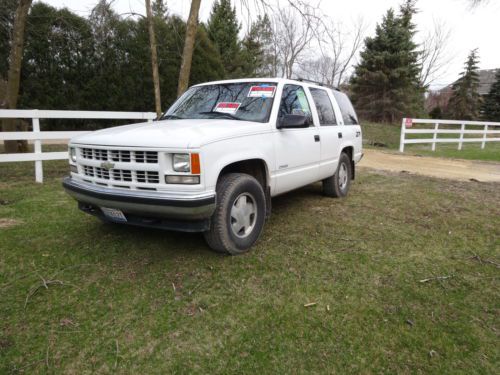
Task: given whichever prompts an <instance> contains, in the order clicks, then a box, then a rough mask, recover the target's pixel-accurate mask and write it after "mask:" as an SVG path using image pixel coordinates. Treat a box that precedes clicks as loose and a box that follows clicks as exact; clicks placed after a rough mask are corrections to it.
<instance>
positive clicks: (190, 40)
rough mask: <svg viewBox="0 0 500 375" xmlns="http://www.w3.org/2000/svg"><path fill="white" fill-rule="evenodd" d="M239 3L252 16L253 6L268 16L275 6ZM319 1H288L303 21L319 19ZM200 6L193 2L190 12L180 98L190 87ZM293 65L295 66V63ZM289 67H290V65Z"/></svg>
mask: <svg viewBox="0 0 500 375" xmlns="http://www.w3.org/2000/svg"><path fill="white" fill-rule="evenodd" d="M239 1H240V4H241V5H242V6H243V7H246V9H247V10H248V12H247V13H248V15H250V12H249V9H250V6H251V5H253V6H254V7H255V8H256V9H258V10H259V11H263V12H265V13H268V14H269V13H271V12H272V10H273V6H272V5H271V3H272V2H271V0H239ZM318 1H319V0H314V1H312V3H314V4H315V5H311V0H287V3H288V4H289V5H290V7H291V8H293V9H295V10H296V11H297V12H298V13H299V14H300V16H301V17H302V18H303V19H306V18H308V19H309V20H313V19H318V18H319V17H318V16H316V15H314V14H313V13H314V10H315V9H316V8H317V3H318ZM200 4H201V0H191V8H190V11H189V17H188V22H187V25H186V38H185V41H184V50H183V53H182V63H181V70H180V72H179V81H178V86H177V95H178V96H180V95H182V94H183V93H184V92H185V91H186V89H187V88H188V86H189V75H190V72H191V63H192V60H193V52H194V42H195V39H196V30H197V27H198V14H199V11H200ZM278 7H279V6H278ZM306 24H307V22H306ZM308 36H309V35H308ZM304 48H305V47H304ZM302 50H303V48H302ZM295 52H296V51H295ZM301 53H302V52H299V53H298V55H301ZM293 55H297V54H296V53H292V54H290V57H292V56H293ZM275 56H278V55H275ZM277 60H278V58H276V62H277ZM295 60H296V59H295ZM293 64H295V62H294V63H293ZM293 64H292V65H291V66H292V70H293ZM288 65H289V66H290V64H289V63H288Z"/></svg>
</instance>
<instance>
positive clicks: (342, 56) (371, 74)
mask: <svg viewBox="0 0 500 375" xmlns="http://www.w3.org/2000/svg"><path fill="white" fill-rule="evenodd" d="M238 1H239V2H237V3H236V2H231V1H230V0H218V1H215V3H214V4H213V7H212V10H211V13H210V16H209V18H208V20H207V21H206V22H201V23H200V22H199V21H198V13H199V7H200V3H201V0H192V1H191V11H190V14H189V18H188V20H187V21H186V20H183V19H181V18H180V17H179V16H177V15H174V14H171V13H170V12H169V9H168V7H167V5H166V3H165V2H164V1H163V0H154V1H152V4H151V6H149V5H148V7H147V9H149V8H151V10H152V12H151V16H150V17H144V16H142V15H138V14H134V13H127V14H118V13H116V12H115V11H114V10H113V8H112V4H111V2H109V1H108V0H100V1H98V2H97V4H96V6H95V7H94V9H93V10H92V12H91V13H90V15H89V16H88V17H82V16H80V15H77V14H75V13H74V12H72V11H70V10H68V9H66V8H63V9H56V8H54V7H52V6H50V5H47V4H46V3H44V2H43V1H42V2H36V3H34V4H31V1H28V0H6V1H4V2H3V3H2V6H1V7H0V61H2V62H5V63H2V64H0V101H1V102H2V107H3V108H38V109H74V110H114V111H120V110H126V111H150V110H153V108H156V111H158V112H159V110H160V109H159V107H161V110H165V109H167V108H168V107H169V106H170V105H171V104H172V103H173V102H174V100H175V99H176V98H177V97H178V95H180V94H182V93H183V92H184V91H185V90H186V88H187V87H188V86H189V85H192V84H196V83H199V82H207V81H211V80H218V79H224V78H241V77H287V78H296V77H303V78H306V79H313V80H317V81H321V82H324V83H325V84H328V85H333V86H341V87H342V88H343V89H344V90H347V91H350V92H351V94H352V96H353V99H354V101H355V105H356V108H357V109H358V111H359V113H360V114H361V115H362V117H364V118H366V119H370V120H374V121H385V122H396V121H399V118H401V117H403V116H408V117H410V116H420V117H424V116H427V115H428V114H427V113H425V111H424V106H423V102H424V98H425V92H426V90H427V89H428V86H429V84H430V83H431V82H432V80H433V79H434V78H435V77H436V76H439V74H440V72H442V71H443V70H444V69H446V67H447V62H448V59H447V52H446V44H447V40H448V37H449V30H447V29H446V26H445V25H443V24H436V25H435V27H434V29H432V30H426V31H424V32H425V34H426V38H425V42H424V43H423V44H419V43H418V42H416V34H417V32H422V31H417V29H416V26H415V24H414V21H413V17H414V15H415V14H416V12H417V8H416V4H417V1H416V0H402V4H401V6H400V8H399V9H398V10H393V9H389V10H388V11H387V13H386V14H385V16H384V18H383V19H382V20H381V22H380V23H379V24H378V25H377V27H376V31H375V34H374V35H373V36H371V37H368V38H365V35H366V34H367V33H368V32H369V30H367V29H366V26H365V25H364V22H363V20H362V19H359V20H357V21H355V22H349V23H346V22H341V21H339V20H336V19H334V18H332V17H330V16H328V15H325V14H323V13H322V11H321V9H320V8H319V6H318V4H317V3H316V2H314V1H287V2H284V3H279V4H281V5H274V4H273V5H272V6H271V5H269V3H268V2H266V1H260V0H257V1H255V2H254V5H253V6H254V7H256V9H257V10H258V13H259V14H253V15H252V16H251V17H250V11H249V12H248V13H249V17H248V19H245V20H241V19H238V15H237V12H236V8H235V4H238V5H239V6H240V7H242V8H244V7H250V5H251V4H249V2H248V1H245V0H238ZM147 2H148V3H149V0H148V1H147ZM472 3H475V2H472ZM248 9H250V8H248ZM22 10H24V11H25V16H24V17H25V19H23V17H22V14H23V12H22ZM254 10H255V9H254ZM28 11H29V13H28ZM16 20H17V21H16ZM148 20H151V21H152V22H151V23H148ZM243 21H246V22H245V24H246V27H245V30H242V24H243V23H244V22H243ZM16 22H17V25H25V30H21V28H16V27H15V24H16ZM187 30H191V31H193V32H189V31H188V32H187ZM21 31H25V32H24V33H23V32H21ZM23 34H24V35H23ZM23 42H24V43H23ZM155 45H156V46H155ZM19 47H20V48H19ZM360 51H361V53H360V54H359V52H360ZM21 52H22V53H21ZM475 53H476V55H475V59H476V60H475V61H476V64H475V65H474V64H473V65H474V66H472V67H469V68H470V69H469V68H467V67H466V69H465V71H464V74H463V77H470V76H471V74H472V75H474V72H475V71H477V59H478V57H477V52H475ZM155 55H156V56H155ZM358 55H359V57H358ZM21 57H22V64H21ZM154 60H157V64H155V63H154ZM156 65H157V68H158V73H157V74H155V66H156ZM9 67H10V70H9ZM16 72H17V76H18V80H17V81H16ZM19 72H20V74H19ZM154 76H157V77H158V79H157V84H156V85H154V79H153V77H154ZM16 82H17V84H16ZM473 82H474V78H472V79H468V78H463V79H462V78H461V79H460V80H459V81H458V82H457V83H456V85H455V86H454V88H453V90H454V96H458V97H462V99H463V100H458V99H452V101H451V103H452V104H453V103H462V104H460V105H455V104H453V105H450V106H449V108H450V110H449V112H447V113H440V114H441V116H444V117H447V118H461V117H463V116H466V117H467V118H477V117H482V118H484V119H488V120H498V112H499V109H498V107H499V106H500V103H499V101H498V99H497V96H495V95H498V86H499V85H500V84H498V77H497V84H496V85H494V86H493V88H492V90H494V89H495V90H496V91H497V93H496V94H495V93H494V92H493V93H492V94H491V95H490V96H489V98H476V95H475V94H474V90H475V87H477V85H474V84H473ZM464 85H465V86H467V85H468V86H467V87H465V86H464ZM459 86H460V87H459ZM160 88H161V90H160ZM155 92H156V93H157V97H158V99H157V100H156V101H155ZM160 92H161V96H160ZM7 93H9V94H8V95H7ZM17 93H19V96H18V95H17ZM2 97H3V100H1V99H2ZM471 98H472V99H471ZM474 98H475V99H474ZM464 100H465V101H466V102H467V103H466V104H463V101H464ZM160 104H161V105H160ZM464 106H465V107H467V108H469V109H468V112H467V113H464V111H463V108H464ZM15 126H18V125H16V124H13V123H12V122H10V123H8V122H4V124H3V129H4V130H8V129H12V128H14V127H15ZM57 126H58V129H62V128H71V127H78V128H80V129H82V128H84V129H85V128H92V127H93V126H95V124H83V123H78V122H74V123H72V124H61V123H60V124H58V125H57ZM50 127H51V124H50V123H49V124H48V125H47V127H46V129H50Z"/></svg>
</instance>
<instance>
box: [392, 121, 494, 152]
mask: <svg viewBox="0 0 500 375" xmlns="http://www.w3.org/2000/svg"><path fill="white" fill-rule="evenodd" d="M416 124H424V125H425V124H427V125H433V126H432V128H429V129H412V127H413V126H414V125H416ZM441 125H446V129H443V128H441V129H440V128H439V127H440V126H441ZM453 127H456V128H455V129H453ZM467 127H469V129H467ZM450 128H451V129H450ZM471 128H473V129H471ZM407 134H430V135H432V138H410V139H407V138H406V135H407ZM438 134H457V135H458V137H456V138H438ZM466 134H477V135H478V136H479V137H474V138H472V137H471V138H469V137H467V138H464V135H466ZM499 134H500V122H480V121H456V120H422V119H411V118H404V119H403V122H402V124H401V140H400V142H399V151H400V152H404V150H405V145H407V144H416V143H431V144H432V151H436V143H458V149H459V150H461V149H462V144H463V143H464V142H481V148H484V146H485V144H486V142H499V141H500V137H498V136H496V135H499Z"/></svg>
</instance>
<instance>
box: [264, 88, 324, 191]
mask: <svg viewBox="0 0 500 375" xmlns="http://www.w3.org/2000/svg"><path fill="white" fill-rule="evenodd" d="M309 101H310V99H309V98H308V94H306V91H305V90H304V88H303V87H302V86H300V85H285V86H284V87H283V93H282V96H281V103H280V108H279V113H278V121H280V118H282V117H283V116H284V115H286V114H302V115H306V116H308V117H310V119H311V120H310V123H311V124H310V126H309V127H308V128H303V129H278V130H277V131H276V132H274V133H273V136H274V145H275V152H276V169H275V170H276V181H277V182H276V193H277V194H280V193H284V192H286V191H290V190H293V189H295V188H298V187H300V186H304V185H307V184H310V183H313V182H316V181H318V180H319V160H320V152H321V147H320V145H321V144H320V138H319V129H318V126H315V124H314V123H313V120H312V114H311V106H310V105H309Z"/></svg>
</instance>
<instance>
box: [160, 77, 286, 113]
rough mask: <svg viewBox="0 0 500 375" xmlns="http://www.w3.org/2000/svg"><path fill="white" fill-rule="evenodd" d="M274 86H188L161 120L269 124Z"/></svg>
mask: <svg viewBox="0 0 500 375" xmlns="http://www.w3.org/2000/svg"><path fill="white" fill-rule="evenodd" d="M275 93H276V83H264V82H244V83H225V84H218V85H206V86H198V87H191V88H190V89H189V90H188V91H186V92H185V93H184V95H182V96H181V97H180V98H179V99H178V100H177V101H176V102H175V103H174V104H173V105H172V107H170V109H169V110H168V111H167V112H166V113H165V114H164V115H163V116H162V117H161V119H163V120H164V119H215V118H217V119H219V118H221V119H232V120H241V121H255V122H268V121H269V115H270V114H271V109H272V105H273V100H274V95H275Z"/></svg>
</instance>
